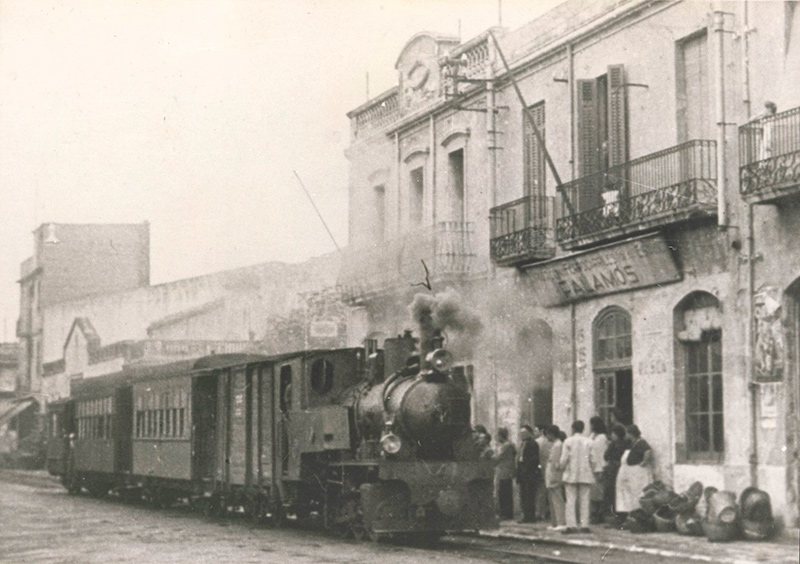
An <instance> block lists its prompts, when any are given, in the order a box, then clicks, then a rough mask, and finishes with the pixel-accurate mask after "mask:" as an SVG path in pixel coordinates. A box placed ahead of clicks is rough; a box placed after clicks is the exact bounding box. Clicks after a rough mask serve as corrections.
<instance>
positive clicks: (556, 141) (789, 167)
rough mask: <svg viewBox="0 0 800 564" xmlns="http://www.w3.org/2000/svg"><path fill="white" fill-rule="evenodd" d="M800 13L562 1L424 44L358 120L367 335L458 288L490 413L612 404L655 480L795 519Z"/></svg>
mask: <svg viewBox="0 0 800 564" xmlns="http://www.w3.org/2000/svg"><path fill="white" fill-rule="evenodd" d="M796 6H797V3H796V2H780V3H779V2H769V3H758V4H757V5H756V4H754V3H750V2H722V3H721V4H720V3H711V2H688V1H687V2H681V1H675V2H672V1H667V2H653V1H646V0H608V1H604V2H597V1H590V0H568V1H567V2H565V3H563V4H561V5H560V6H559V7H557V8H556V9H554V10H552V11H551V12H548V13H547V14H545V15H543V16H542V17H540V18H538V19H536V20H534V21H532V22H530V23H529V24H527V25H525V26H523V27H522V28H520V29H516V30H505V29H499V28H498V29H491V30H489V31H487V32H486V33H484V34H481V35H479V36H477V37H475V38H473V39H471V40H469V41H467V42H464V43H461V42H459V41H458V40H457V39H454V38H450V37H441V36H436V35H434V34H428V33H422V34H418V35H416V36H414V37H413V38H411V39H410V40H409V42H408V43H407V44H406V46H405V47H404V48H403V49H402V51H401V53H400V56H399V58H398V61H397V64H396V68H397V71H398V84H397V86H396V87H394V88H392V89H390V90H389V91H387V92H385V93H383V94H381V95H380V96H377V97H376V98H374V99H372V100H370V101H368V102H367V103H366V104H364V105H362V106H360V107H358V108H356V109H354V110H353V111H351V112H350V113H349V114H348V115H349V117H350V119H351V123H352V139H351V146H350V148H349V150H348V153H347V155H348V158H349V160H350V163H351V169H350V243H351V246H350V249H349V250H348V251H347V253H346V257H345V261H344V264H343V268H342V274H341V276H340V287H341V289H342V291H343V293H344V294H345V296H346V298H347V300H348V303H349V305H350V306H351V313H350V322H349V323H350V328H351V335H352V336H353V340H354V341H355V340H358V339H359V338H361V337H367V336H369V337H373V338H381V337H385V336H388V335H393V334H395V333H398V332H401V331H402V330H403V329H405V328H407V327H410V326H411V324H412V321H411V319H410V316H409V313H408V308H407V305H408V304H409V303H410V302H411V300H412V298H413V295H414V294H415V293H417V292H420V291H421V292H423V293H434V294H436V293H437V292H442V291H445V290H446V289H447V288H454V289H455V290H456V291H457V292H458V293H459V294H460V295H461V298H462V302H463V303H465V304H466V305H468V306H470V307H472V308H474V309H475V310H476V311H477V312H478V313H479V315H480V317H481V319H482V321H483V323H482V326H483V328H482V331H481V336H480V338H479V339H478V340H477V341H476V342H475V344H474V346H471V347H470V348H469V349H468V350H466V351H463V354H464V355H465V356H466V358H464V359H463V360H466V361H470V362H472V363H473V364H474V366H475V397H476V405H475V418H476V422H480V423H483V424H485V425H486V426H487V427H489V428H490V429H491V428H497V427H499V426H508V427H510V428H512V429H517V428H518V427H519V425H520V424H521V423H524V422H529V423H534V422H535V423H546V422H549V421H553V422H554V423H556V424H558V425H560V426H562V427H568V426H569V424H570V423H571V422H572V421H573V420H574V419H583V420H588V418H589V417H591V416H592V415H595V414H600V415H602V416H607V415H608V413H609V412H610V410H611V409H615V410H617V411H618V412H619V413H620V415H621V417H622V418H623V419H624V420H627V421H631V422H635V423H636V424H638V425H639V427H640V428H641V429H642V432H643V434H644V436H645V438H646V439H647V440H648V442H649V443H650V444H651V445H652V446H653V448H654V451H655V453H656V461H657V467H658V469H657V474H658V476H659V477H660V478H661V479H663V480H665V481H667V482H670V483H672V484H673V485H674V487H675V488H678V489H680V488H685V487H687V486H688V485H689V484H690V483H691V482H693V481H694V480H697V479H699V480H701V481H703V482H704V483H705V484H706V485H714V486H716V487H718V488H721V489H722V488H724V489H730V490H734V491H737V492H738V491H741V490H742V489H743V488H745V487H746V486H749V485H758V486H759V487H761V488H763V489H765V490H767V491H768V492H769V493H770V495H771V496H772V500H773V505H774V507H775V509H776V512H777V513H778V514H780V515H781V516H782V517H783V518H784V519H785V520H786V522H787V523H789V524H790V525H794V526H796V525H797V519H798V514H799V513H800V497H799V496H798V476H800V460H798V453H800V435H798V433H799V432H800V428H799V427H798V419H797V405H798V401H800V361H798V358H800V353H798V351H799V350H800V344H798V343H800V336H799V335H800V330H799V329H798V327H800V322H798V319H800V307H798V303H800V290H798V288H800V282H798V280H799V279H800V267H797V265H798V264H800V262H798V260H797V258H798V257H797V253H798V252H800V251H798V250H797V249H798V245H796V244H795V241H796V239H797V237H798V233H800V225H799V224H798V222H800V206H798V204H797V202H798V201H799V200H798V198H797V196H798V192H800V169H799V168H798V162H800V93H798V91H797V89H796V88H795V85H796V84H797V83H798V82H797V81H798V78H799V77H800V14H798V11H799V10H797V9H796ZM493 37H494V38H496V40H497V43H495V40H494V39H493ZM503 57H505V59H506V61H507V64H508V66H506V65H505V64H504V62H503ZM516 87H518V88H519V93H518V92H517V91H516ZM766 101H771V102H774V103H775V104H776V105H777V108H778V109H779V110H780V111H778V112H777V113H774V114H772V113H770V112H769V111H768V112H767V114H764V115H761V112H762V108H763V107H764V103H765V102H766ZM537 132H538V135H537ZM423 263H424V264H423ZM421 282H425V283H426V285H425V286H422V285H420V283H421Z"/></svg>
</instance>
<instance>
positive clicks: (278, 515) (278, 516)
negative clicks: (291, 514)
mask: <svg viewBox="0 0 800 564" xmlns="http://www.w3.org/2000/svg"><path fill="white" fill-rule="evenodd" d="M267 507H268V508H269V520H268V521H267V523H268V524H269V525H270V526H271V527H274V528H276V529H280V528H281V527H283V526H284V525H286V511H284V509H283V503H281V500H279V499H276V500H272V501H270V502H269V504H268V506H267Z"/></svg>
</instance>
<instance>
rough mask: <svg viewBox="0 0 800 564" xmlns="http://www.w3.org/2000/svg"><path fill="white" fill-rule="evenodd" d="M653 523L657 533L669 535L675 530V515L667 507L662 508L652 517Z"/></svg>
mask: <svg viewBox="0 0 800 564" xmlns="http://www.w3.org/2000/svg"><path fill="white" fill-rule="evenodd" d="M653 522H654V523H655V525H656V531H658V532H659V533H671V532H672V531H674V530H675V513H673V512H672V510H671V509H670V508H669V507H662V508H661V509H659V510H658V511H656V513H655V515H653Z"/></svg>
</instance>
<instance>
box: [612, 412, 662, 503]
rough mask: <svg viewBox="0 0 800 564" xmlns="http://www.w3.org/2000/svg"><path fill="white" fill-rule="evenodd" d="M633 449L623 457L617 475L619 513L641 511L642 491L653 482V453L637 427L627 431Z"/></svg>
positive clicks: (627, 451)
mask: <svg viewBox="0 0 800 564" xmlns="http://www.w3.org/2000/svg"><path fill="white" fill-rule="evenodd" d="M626 433H627V437H628V440H629V441H630V442H631V447H630V448H629V449H628V450H626V451H625V452H624V453H623V455H622V461H621V462H622V463H621V465H620V468H619V474H617V499H616V508H617V513H623V514H624V513H629V512H631V511H633V510H635V509H639V498H640V497H641V496H642V490H643V489H644V488H645V486H647V485H648V484H649V483H651V482H652V481H653V451H652V449H651V448H650V445H648V444H647V441H645V440H644V439H643V438H642V433H641V431H639V427H637V426H636V425H630V426H629V427H628V428H627V429H626Z"/></svg>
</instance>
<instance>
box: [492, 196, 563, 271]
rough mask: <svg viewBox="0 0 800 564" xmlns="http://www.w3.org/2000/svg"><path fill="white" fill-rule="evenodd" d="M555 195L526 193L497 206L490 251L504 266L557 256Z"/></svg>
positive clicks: (494, 213) (494, 211) (494, 214)
mask: <svg viewBox="0 0 800 564" xmlns="http://www.w3.org/2000/svg"><path fill="white" fill-rule="evenodd" d="M554 212H555V207H554V199H553V197H552V196H525V197H524V198H520V199H519V200H514V201H513V202H508V203H507V204H503V205H501V206H497V207H494V208H492V209H491V210H490V212H489V219H490V221H491V229H492V232H491V241H490V253H491V257H492V259H493V260H494V261H495V262H496V263H497V264H498V265H500V266H517V265H522V264H525V263H528V262H533V261H536V260H544V259H549V258H552V257H553V256H554V255H555V241H554V237H553V218H554V216H555V215H554Z"/></svg>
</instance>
